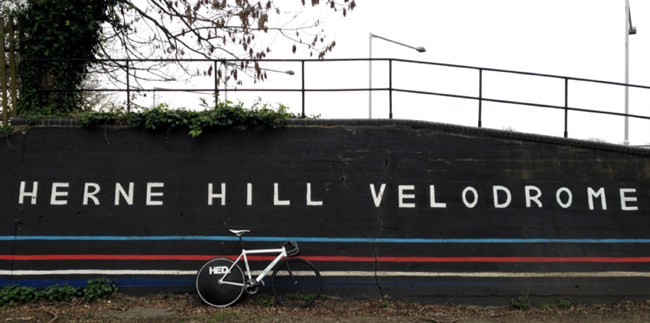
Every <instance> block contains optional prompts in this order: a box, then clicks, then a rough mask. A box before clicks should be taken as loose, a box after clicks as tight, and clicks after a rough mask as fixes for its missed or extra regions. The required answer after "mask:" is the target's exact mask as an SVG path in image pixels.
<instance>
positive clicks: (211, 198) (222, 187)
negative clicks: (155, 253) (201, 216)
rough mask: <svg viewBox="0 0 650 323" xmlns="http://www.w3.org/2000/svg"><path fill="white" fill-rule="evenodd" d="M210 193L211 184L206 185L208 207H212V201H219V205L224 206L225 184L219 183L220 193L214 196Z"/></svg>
mask: <svg viewBox="0 0 650 323" xmlns="http://www.w3.org/2000/svg"><path fill="white" fill-rule="evenodd" d="M212 191H213V189H212V183H208V205H212V200H213V199H221V205H226V183H221V193H219V194H215V193H214V192H212ZM249 205H250V204H249Z"/></svg>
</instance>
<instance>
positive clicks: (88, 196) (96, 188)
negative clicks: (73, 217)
mask: <svg viewBox="0 0 650 323" xmlns="http://www.w3.org/2000/svg"><path fill="white" fill-rule="evenodd" d="M91 187H92V188H93V191H92V192H89V191H88V189H89V188H91ZM99 189H100V188H99V184H97V183H86V185H85V186H84V199H83V205H88V200H89V199H92V200H93V202H94V203H95V205H99V199H98V198H97V197H95V195H97V193H99Z"/></svg>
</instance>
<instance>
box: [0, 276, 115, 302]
mask: <svg viewBox="0 0 650 323" xmlns="http://www.w3.org/2000/svg"><path fill="white" fill-rule="evenodd" d="M116 291H117V287H116V286H115V281H111V280H107V279H104V278H103V277H102V278H97V279H91V280H88V287H86V288H84V289H80V288H75V287H72V286H69V285H63V286H59V285H54V286H49V287H47V288H45V289H44V290H37V289H36V288H33V287H27V286H20V285H11V286H7V287H3V288H1V289H0V306H7V305H14V304H18V303H27V302H30V301H42V300H48V301H53V302H61V301H69V300H71V299H73V298H75V297H82V296H83V297H85V298H86V299H87V300H89V301H90V300H92V299H95V298H105V297H107V296H108V295H110V294H112V293H114V292H116Z"/></svg>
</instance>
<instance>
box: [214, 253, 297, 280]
mask: <svg viewBox="0 0 650 323" xmlns="http://www.w3.org/2000/svg"><path fill="white" fill-rule="evenodd" d="M276 252H279V253H280V254H279V255H278V256H277V257H275V259H274V260H273V261H272V262H271V264H269V265H268V266H267V267H266V268H265V269H264V270H263V271H262V272H261V273H260V274H259V275H258V276H257V278H255V281H256V282H258V283H259V282H261V281H262V279H264V276H266V274H267V273H268V272H269V271H271V269H273V267H274V266H275V265H276V264H277V263H278V262H279V261H280V260H281V259H282V258H286V257H287V249H286V248H285V247H284V246H283V247H282V248H278V249H254V250H246V249H242V251H241V254H240V255H239V257H237V259H235V262H233V264H232V266H230V268H228V272H227V273H226V274H225V275H223V277H221V279H219V284H226V285H233V286H240V287H241V286H246V283H244V284H241V283H235V282H228V281H224V279H225V278H226V276H228V275H229V274H230V272H231V271H232V269H233V268H234V267H235V266H236V265H237V263H238V262H239V260H240V259H242V258H244V263H245V264H246V274H247V275H248V280H251V279H253V277H252V276H251V269H250V267H249V266H248V258H246V255H256V254H264V253H276ZM262 284H264V283H263V282H262Z"/></svg>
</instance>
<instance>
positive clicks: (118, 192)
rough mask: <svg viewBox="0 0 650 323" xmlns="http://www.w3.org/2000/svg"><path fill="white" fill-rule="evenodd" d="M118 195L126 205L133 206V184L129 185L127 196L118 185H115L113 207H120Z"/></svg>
mask: <svg viewBox="0 0 650 323" xmlns="http://www.w3.org/2000/svg"><path fill="white" fill-rule="evenodd" d="M120 195H121V196H122V197H123V198H124V200H125V201H126V204H128V205H133V182H130V183H129V194H126V192H125V191H124V188H123V187H122V185H121V184H120V183H115V205H120Z"/></svg>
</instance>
